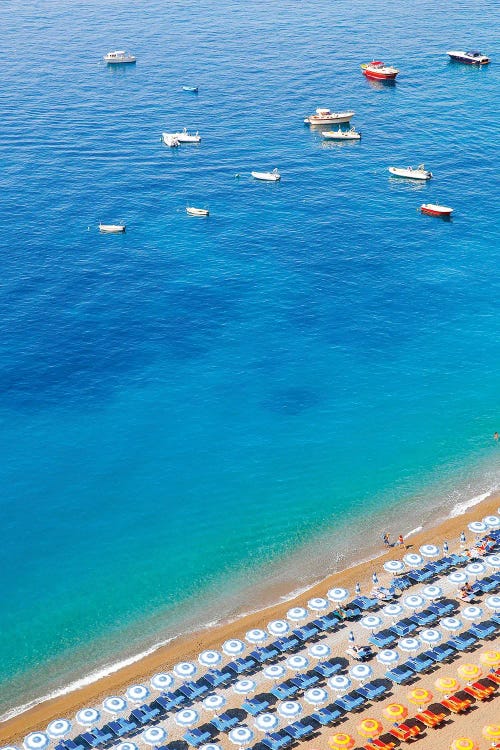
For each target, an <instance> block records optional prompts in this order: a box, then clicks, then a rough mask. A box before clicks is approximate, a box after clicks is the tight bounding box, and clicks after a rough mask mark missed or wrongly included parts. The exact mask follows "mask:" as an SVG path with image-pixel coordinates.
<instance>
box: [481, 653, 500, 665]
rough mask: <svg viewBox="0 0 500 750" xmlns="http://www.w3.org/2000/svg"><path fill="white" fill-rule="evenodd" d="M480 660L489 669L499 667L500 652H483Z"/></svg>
mask: <svg viewBox="0 0 500 750" xmlns="http://www.w3.org/2000/svg"><path fill="white" fill-rule="evenodd" d="M479 660H480V661H481V662H482V663H483V664H486V665H487V666H488V667H497V666H498V665H499V664H500V651H494V650H493V649H492V650H491V651H483V652H482V653H480V654H479Z"/></svg>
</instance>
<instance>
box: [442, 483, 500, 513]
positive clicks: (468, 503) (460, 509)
mask: <svg viewBox="0 0 500 750" xmlns="http://www.w3.org/2000/svg"><path fill="white" fill-rule="evenodd" d="M493 492H495V490H494V489H493V490H488V492H483V494H482V495H476V497H471V498H470V500H464V501H463V502H461V503H456V504H455V505H454V506H453V508H452V509H451V511H450V516H449V517H450V518H456V517H457V516H463V514H464V513H466V512H467V511H468V509H469V508H473V507H474V505H479V503H482V502H483V500H486V498H487V497H490V495H492V494H493Z"/></svg>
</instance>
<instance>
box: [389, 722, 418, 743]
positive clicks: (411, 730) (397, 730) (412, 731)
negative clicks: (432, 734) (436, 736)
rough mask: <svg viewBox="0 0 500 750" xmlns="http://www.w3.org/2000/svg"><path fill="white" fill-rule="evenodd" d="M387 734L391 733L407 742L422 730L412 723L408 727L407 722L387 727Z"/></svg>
mask: <svg viewBox="0 0 500 750" xmlns="http://www.w3.org/2000/svg"><path fill="white" fill-rule="evenodd" d="M389 734H392V736H393V737H396V738H397V739H398V740H402V741H403V742H408V740H412V739H413V738H414V737H418V735H419V734H422V730H421V729H420V727H419V726H417V725H416V724H413V725H412V726H411V727H409V726H408V724H399V725H398V726H395V727H392V729H389Z"/></svg>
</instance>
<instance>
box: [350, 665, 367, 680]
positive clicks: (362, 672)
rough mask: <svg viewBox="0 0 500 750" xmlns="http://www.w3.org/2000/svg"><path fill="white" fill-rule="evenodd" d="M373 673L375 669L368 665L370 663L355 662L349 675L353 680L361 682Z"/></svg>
mask: <svg viewBox="0 0 500 750" xmlns="http://www.w3.org/2000/svg"><path fill="white" fill-rule="evenodd" d="M372 674H373V669H372V668H371V667H370V666H368V664H355V665H354V667H351V668H350V670H349V677H351V678H352V679H353V680H358V681H359V682H363V681H364V680H367V679H368V677H371V676H372Z"/></svg>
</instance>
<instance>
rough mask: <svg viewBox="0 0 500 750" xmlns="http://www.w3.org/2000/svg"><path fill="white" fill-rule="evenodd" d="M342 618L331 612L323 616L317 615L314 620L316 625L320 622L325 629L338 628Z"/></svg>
mask: <svg viewBox="0 0 500 750" xmlns="http://www.w3.org/2000/svg"><path fill="white" fill-rule="evenodd" d="M340 622H341V621H340V620H339V618H338V617H336V616H335V615H334V614H333V612H330V613H329V614H327V615H322V616H321V617H317V618H316V620H314V624H315V625H316V627H318V625H317V623H320V624H321V626H322V628H323V630H330V631H332V630H336V629H337V628H338V626H339V625H340Z"/></svg>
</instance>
